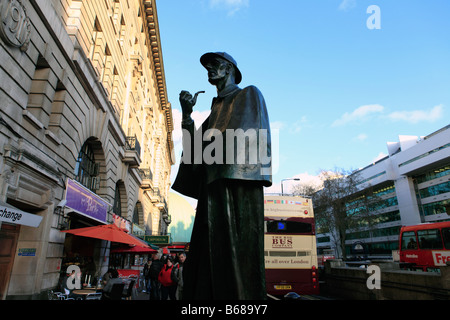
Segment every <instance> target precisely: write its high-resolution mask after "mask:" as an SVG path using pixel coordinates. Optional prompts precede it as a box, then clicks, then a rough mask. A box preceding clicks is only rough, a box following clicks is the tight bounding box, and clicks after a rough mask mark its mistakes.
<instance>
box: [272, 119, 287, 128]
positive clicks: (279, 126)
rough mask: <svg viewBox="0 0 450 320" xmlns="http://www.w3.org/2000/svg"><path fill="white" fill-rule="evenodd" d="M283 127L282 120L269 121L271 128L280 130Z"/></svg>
mask: <svg viewBox="0 0 450 320" xmlns="http://www.w3.org/2000/svg"><path fill="white" fill-rule="evenodd" d="M284 127H285V124H284V122H282V121H275V122H271V123H270V129H271V130H281V129H283V128H284Z"/></svg>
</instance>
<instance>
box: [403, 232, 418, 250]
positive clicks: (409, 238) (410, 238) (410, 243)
mask: <svg viewBox="0 0 450 320" xmlns="http://www.w3.org/2000/svg"><path fill="white" fill-rule="evenodd" d="M402 249H403V250H406V249H417V242H416V234H415V232H414V231H407V232H403V235H402Z"/></svg>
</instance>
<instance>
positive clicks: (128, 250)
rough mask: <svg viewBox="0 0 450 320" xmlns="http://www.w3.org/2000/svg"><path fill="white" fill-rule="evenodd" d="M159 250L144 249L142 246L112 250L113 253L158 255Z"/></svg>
mask: <svg viewBox="0 0 450 320" xmlns="http://www.w3.org/2000/svg"><path fill="white" fill-rule="evenodd" d="M157 252H158V250H155V249H152V248H144V247H141V246H134V247H130V248H118V249H113V250H111V253H157Z"/></svg>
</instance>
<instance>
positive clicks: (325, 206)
mask: <svg viewBox="0 0 450 320" xmlns="http://www.w3.org/2000/svg"><path fill="white" fill-rule="evenodd" d="M320 176H321V178H322V181H323V188H322V189H321V190H319V191H317V192H315V193H314V194H313V197H312V198H313V205H314V212H315V217H316V225H317V226H318V228H320V229H321V230H322V231H325V232H329V233H330V236H331V238H332V239H333V242H334V243H335V244H336V245H337V246H338V247H339V249H340V252H341V254H342V258H343V259H344V260H345V259H346V250H345V241H346V239H347V231H352V230H357V229H358V228H359V227H360V226H361V224H362V222H363V224H364V225H366V226H367V225H369V226H371V214H370V211H371V205H372V204H373V203H374V202H376V201H377V200H376V199H375V198H376V196H374V195H373V192H372V191H371V188H365V189H364V190H361V189H360V188H359V185H361V183H362V180H361V178H360V174H359V173H358V172H357V171H355V172H351V171H346V170H344V169H339V168H335V169H334V170H332V171H325V170H323V171H322V172H321V174H320Z"/></svg>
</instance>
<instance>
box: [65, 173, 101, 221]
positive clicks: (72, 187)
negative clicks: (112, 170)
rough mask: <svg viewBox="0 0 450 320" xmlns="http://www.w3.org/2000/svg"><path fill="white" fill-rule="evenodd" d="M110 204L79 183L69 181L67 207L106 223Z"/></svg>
mask: <svg viewBox="0 0 450 320" xmlns="http://www.w3.org/2000/svg"><path fill="white" fill-rule="evenodd" d="M108 206H109V204H108V203H107V202H106V201H104V200H103V199H102V198H100V197H99V196H98V195H96V194H95V193H93V192H92V191H90V190H89V189H87V188H85V187H84V186H82V185H81V184H79V183H78V182H76V181H74V180H71V179H67V186H66V207H69V208H71V209H73V210H75V211H76V212H77V213H80V214H82V215H85V216H88V217H90V218H93V219H95V220H99V221H101V222H106V218H107V214H108Z"/></svg>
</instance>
